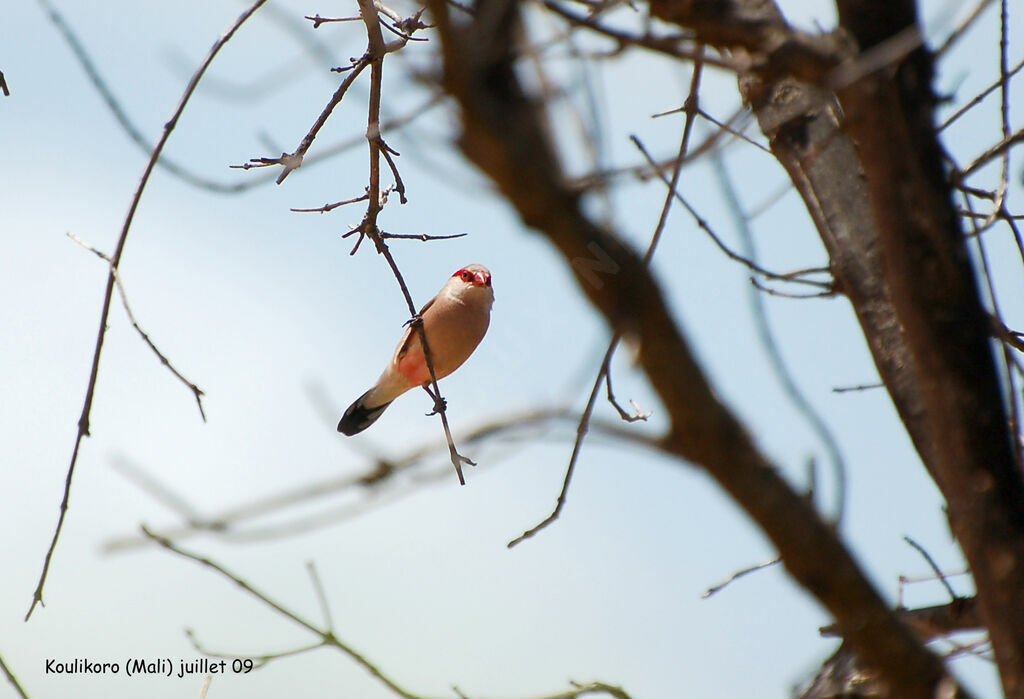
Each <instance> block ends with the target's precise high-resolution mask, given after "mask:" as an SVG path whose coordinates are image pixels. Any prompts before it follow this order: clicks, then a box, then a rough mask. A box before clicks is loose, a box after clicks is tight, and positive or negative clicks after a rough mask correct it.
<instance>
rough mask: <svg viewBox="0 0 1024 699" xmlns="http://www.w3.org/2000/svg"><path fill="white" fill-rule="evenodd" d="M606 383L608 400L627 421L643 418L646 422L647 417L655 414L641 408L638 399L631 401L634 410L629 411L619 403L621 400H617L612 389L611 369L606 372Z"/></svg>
mask: <svg viewBox="0 0 1024 699" xmlns="http://www.w3.org/2000/svg"><path fill="white" fill-rule="evenodd" d="M604 383H605V387H606V388H607V389H608V392H607V395H606V397H607V398H608V402H609V403H611V404H612V407H613V408H615V410H616V411H617V412H618V413H619V417H620V418H622V419H623V420H625V421H626V422H636V421H637V420H643V421H644V422H646V421H647V418H649V417H650V416H651V415H653V414H654V413H652V412H651V411H650V410H647V411H643V410H641V409H640V406H639V405H637V403H636V401H634V400H630V401H629V402H630V405H632V406H633V412H632V413H627V412H626V410H625V409H624V408H623V407H622V406H621V405H619V401H617V400H615V393H614V392H613V391H612V373H611V372H610V371H606V372H605V374H604Z"/></svg>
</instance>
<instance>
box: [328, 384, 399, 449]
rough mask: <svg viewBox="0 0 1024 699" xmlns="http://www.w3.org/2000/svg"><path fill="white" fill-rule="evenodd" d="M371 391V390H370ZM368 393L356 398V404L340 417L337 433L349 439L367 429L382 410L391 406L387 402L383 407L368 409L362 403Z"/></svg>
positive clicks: (377, 406)
mask: <svg viewBox="0 0 1024 699" xmlns="http://www.w3.org/2000/svg"><path fill="white" fill-rule="evenodd" d="M370 390H371V391H372V390H373V389H370ZM369 393H370V391H367V392H366V393H364V394H363V395H361V396H359V397H358V398H356V402H355V403H353V404H352V405H350V406H348V410H346V411H345V414H344V415H342V416H341V420H340V421H339V422H338V432H341V433H342V434H343V435H346V436H348V437H351V436H352V435H354V434H359V433H360V432H362V431H363V430H365V429H366V428H367V427H369V426H370V425H372V424H373V423H375V422H376V421H377V418H379V417H380V415H381V413H383V412H384V409H385V408H387V407H388V406H389V405H391V402H390V401H388V402H387V403H385V404H384V405H376V406H374V407H372V408H368V407H367V406H366V405H365V404H364V403H363V399H365V398H366V396H367V395H369Z"/></svg>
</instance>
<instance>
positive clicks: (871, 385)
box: [832, 383, 885, 393]
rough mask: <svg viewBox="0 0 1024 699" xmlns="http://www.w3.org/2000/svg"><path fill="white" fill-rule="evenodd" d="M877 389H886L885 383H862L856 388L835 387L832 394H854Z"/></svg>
mask: <svg viewBox="0 0 1024 699" xmlns="http://www.w3.org/2000/svg"><path fill="white" fill-rule="evenodd" d="M875 388H885V384H884V383H862V384H858V385H856V386H833V387H832V393H853V392H855V391H870V390H872V389H875Z"/></svg>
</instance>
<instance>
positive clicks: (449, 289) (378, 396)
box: [338, 265, 494, 436]
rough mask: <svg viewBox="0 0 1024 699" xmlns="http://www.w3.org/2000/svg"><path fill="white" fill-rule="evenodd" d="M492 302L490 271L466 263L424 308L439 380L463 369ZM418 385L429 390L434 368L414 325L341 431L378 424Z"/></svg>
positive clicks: (484, 328)
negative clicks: (394, 403)
mask: <svg viewBox="0 0 1024 699" xmlns="http://www.w3.org/2000/svg"><path fill="white" fill-rule="evenodd" d="M493 303H494V290H493V289H491V273H490V272H489V271H488V270H487V268H486V267H484V266H483V265H466V266H465V267H463V268H462V269H460V270H459V271H458V272H456V273H455V274H453V275H452V276H451V278H450V279H449V280H448V282H447V283H446V284H445V285H444V286H443V287H442V288H441V291H439V292H437V296H435V297H434V298H432V299H431V300H430V301H427V304H426V305H425V306H424V307H423V308H421V309H420V312H419V317H420V318H422V319H423V330H424V332H425V333H426V335H427V344H428V345H429V346H430V359H431V362H432V363H433V365H434V374H435V375H436V376H437V379H438V380H439V381H440V380H441V379H443V378H444V377H445V376H448V375H449V374H451V373H452V372H453V371H455V370H456V369H458V368H459V367H460V366H462V363H463V362H465V361H466V360H467V359H469V355H471V354H473V350H475V349H476V346H477V345H479V344H480V340H482V339H484V334H485V333H486V332H487V326H488V324H489V323H490V322H491V304H493ZM416 386H423V387H424V388H426V389H427V391H428V393H429V392H430V388H429V386H430V370H429V369H428V368H427V361H426V358H425V357H424V356H423V346H422V345H421V344H420V333H419V331H418V330H417V329H416V328H415V327H414V326H412V325H410V326H409V328H408V329H407V330H406V331H405V334H404V335H402V339H401V341H400V342H399V343H398V347H396V348H395V354H394V356H392V357H391V361H390V362H388V365H387V368H385V369H384V373H383V374H381V375H380V378H379V379H377V383H376V384H375V385H374V387H373V388H371V389H370V390H369V391H367V392H366V393H364V394H363V395H361V396H359V398H357V399H356V401H355V402H354V403H353V404H352V405H350V406H348V410H346V411H345V414H344V415H343V416H342V417H341V421H340V422H339V423H338V432H341V433H343V434H346V435H349V436H351V435H354V434H358V433H359V432H362V431H363V430H365V429H366V428H367V427H369V426H370V425H372V424H373V423H374V422H376V420H377V418H379V417H380V415H381V413H383V412H384V409H385V408H387V407H388V406H389V405H391V401H393V400H394V399H395V398H398V396H400V395H402V394H403V393H405V392H406V391H408V390H409V389H411V388H415V387H416Z"/></svg>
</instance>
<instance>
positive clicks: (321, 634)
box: [142, 526, 630, 699]
mask: <svg viewBox="0 0 1024 699" xmlns="http://www.w3.org/2000/svg"><path fill="white" fill-rule="evenodd" d="M142 533H143V534H144V535H145V536H146V537H148V538H150V539H152V540H153V541H154V542H156V543H157V544H159V545H160V546H161V547H163V548H164V549H166V550H168V551H170V552H171V553H175V554H177V555H179V556H181V557H182V558H186V559H188V560H190V561H193V562H195V563H198V564H200V565H202V566H204V567H206V568H209V569H211V570H213V571H214V572H216V573H217V574H219V575H221V576H222V577H224V578H226V579H228V580H230V581H231V582H233V583H234V584H235V585H237V586H238V587H240V588H242V590H244V591H245V592H246V593H248V594H249V595H250V596H252V597H254V598H256V599H257V600H259V601H260V602H262V603H263V604H265V605H267V606H268V607H270V608H271V609H273V610H274V611H276V612H278V613H279V614H281V615H282V616H284V617H285V618H286V619H288V620H290V621H291V622H293V623H295V624H297V625H299V626H301V627H302V628H304V629H306V630H307V631H310V632H311V633H313V634H314V635H315V636H317V638H318V642H317V643H314V644H310V645H306V646H302V647H299V648H295V649H292V650H289V651H283V652H278V653H268V654H265V655H251V654H246V655H245V656H240V655H235V654H229V653H215V652H211V651H209V650H207V649H206V648H204V647H203V646H202V645H201V644H200V643H199V641H198V640H197V639H196V637H195V633H194V632H193V631H192V630H191V629H188V630H186V634H187V635H188V638H189V641H190V642H191V643H192V645H193V646H194V647H195V648H196V650H198V651H199V652H201V653H203V654H205V655H209V656H213V657H220V658H228V659H238V658H246V659H251V660H254V661H256V662H257V663H258V664H259V665H264V664H266V663H268V662H270V661H272V660H279V659H281V658H285V657H289V656H294V655H298V654H300V653H307V652H309V651H311V650H316V649H318V648H322V647H329V648H335V649H336V650H338V651H341V652H342V653H343V654H345V655H347V656H348V657H349V658H350V659H352V660H353V661H355V662H356V663H357V664H358V665H360V666H362V667H363V669H365V670H366V671H367V672H369V673H370V674H371V675H373V676H374V677H376V678H377V680H379V681H380V682H381V683H382V684H383V685H384V686H386V687H387V688H388V689H390V690H391V691H392V692H394V693H395V694H397V695H398V696H400V697H403V699H426V698H425V697H423V696H422V695H419V694H414V693H413V692H410V691H409V690H407V689H405V688H404V687H402V686H400V685H399V684H398V683H396V682H395V681H394V680H392V679H391V678H390V677H388V676H387V675H385V674H384V672H383V671H382V670H381V669H380V668H378V667H377V666H376V665H375V664H374V663H372V662H370V661H369V660H368V659H367V658H366V657H365V656H364V655H363V654H362V653H359V652H358V651H356V650H355V649H354V648H353V647H352V646H350V645H348V644H347V643H345V642H344V641H342V640H341V639H339V638H338V637H337V636H335V635H334V632H333V631H332V630H331V628H330V626H328V627H327V628H323V629H321V628H319V627H318V626H317V625H316V624H314V623H312V622H310V621H308V620H307V619H305V618H303V617H301V616H299V615H298V614H297V613H296V612H293V611H291V610H290V609H288V608H287V607H285V606H283V605H281V604H280V603H278V602H276V601H274V600H273V599H271V598H270V597H269V596H267V595H266V594H264V593H263V592H260V591H259V590H257V589H256V588H255V587H253V586H252V585H251V584H250V583H249V582H248V581H246V580H245V579H243V578H241V577H239V576H238V575H236V574H235V573H232V572H231V571H229V570H228V569H227V568H225V567H223V566H222V565H220V564H219V563H217V562H215V561H213V560H211V559H209V558H207V557H205V556H201V555H199V554H195V553H192V552H191V551H186V550H185V549H182V548H180V547H178V546H176V545H175V544H174V543H173V542H171V541H169V540H168V539H166V538H164V537H161V536H159V535H157V534H154V533H153V532H151V531H150V530H149V529H147V528H146V527H145V526H143V527H142ZM572 684H573V685H574V687H573V689H571V690H569V691H567V692H560V693H558V694H550V695H546V696H543V697H537V699H575V698H576V697H581V696H583V695H584V694H592V693H595V692H604V693H606V694H608V695H609V696H612V697H614V698H615V699H630V698H629V695H628V694H626V692H625V691H623V690H622V688H621V687H616V686H614V685H610V684H605V683H604V682H590V683H587V684H577V683H572Z"/></svg>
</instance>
